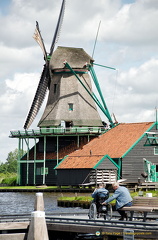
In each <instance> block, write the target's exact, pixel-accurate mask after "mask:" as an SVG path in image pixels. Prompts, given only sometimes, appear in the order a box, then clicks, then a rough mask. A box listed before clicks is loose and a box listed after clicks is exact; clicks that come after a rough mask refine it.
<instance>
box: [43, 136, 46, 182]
mask: <svg viewBox="0 0 158 240" xmlns="http://www.w3.org/2000/svg"><path fill="white" fill-rule="evenodd" d="M45 168H46V136H44V162H43V185H44V184H45V178H46V174H45Z"/></svg>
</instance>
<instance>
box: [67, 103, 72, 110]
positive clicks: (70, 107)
mask: <svg viewBox="0 0 158 240" xmlns="http://www.w3.org/2000/svg"><path fill="white" fill-rule="evenodd" d="M68 105H69V111H73V103H69V104H68Z"/></svg>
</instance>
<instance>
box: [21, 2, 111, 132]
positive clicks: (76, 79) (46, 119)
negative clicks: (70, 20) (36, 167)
mask: <svg viewBox="0 0 158 240" xmlns="http://www.w3.org/2000/svg"><path fill="white" fill-rule="evenodd" d="M64 9H65V0H63V1H62V5H61V10H60V14H59V19H58V22H57V26H56V30H55V34H54V37H53V40H52V44H51V47H50V53H49V54H47V52H46V49H45V46H44V42H43V39H42V36H41V33H40V30H39V25H38V22H36V30H35V34H34V38H35V40H36V41H37V42H38V43H39V45H40V46H41V48H42V51H43V54H44V59H45V65H44V67H43V71H42V74H41V78H40V81H39V84H38V87H37V91H36V93H35V97H34V99H33V102H32V105H31V108H30V110H29V113H28V116H27V118H26V121H25V124H24V129H28V128H29V127H30V125H31V123H32V122H33V120H34V119H35V117H36V115H37V113H38V111H39V109H40V107H41V105H42V103H43V100H44V98H45V95H46V91H47V89H49V96H48V101H47V104H46V107H45V110H44V113H43V116H42V118H41V119H40V121H39V123H38V127H40V128H49V127H58V126H64V127H70V126H76V127H79V126H80V127H82V126H89V127H98V126H100V127H101V126H103V125H102V121H101V118H100V116H99V114H98V111H97V108H96V104H97V105H98V106H99V107H100V108H101V110H102V111H103V112H104V114H105V115H106V117H107V118H108V119H109V121H110V123H111V124H112V123H113V122H112V119H111V117H110V114H109V112H108V109H107V107H106V104H105V102H103V105H104V106H103V107H102V106H101V104H100V102H99V101H98V99H97V98H96V96H95V95H94V94H93V92H92V86H91V80H90V76H89V74H88V73H89V71H90V69H92V65H93V62H94V60H93V59H92V57H90V56H89V55H88V54H87V53H86V52H85V51H84V50H83V49H82V48H72V47H58V48H57V49H56V50H55V52H54V48H55V43H56V41H57V38H58V35H59V31H60V28H61V24H62V20H63V15H64ZM64 60H66V63H64ZM92 77H94V73H92ZM95 83H96V77H95ZM98 86H99V83H98V82H97V88H98ZM100 92H101V89H100V88H99V94H100ZM101 98H102V99H103V96H102V95H101Z"/></svg>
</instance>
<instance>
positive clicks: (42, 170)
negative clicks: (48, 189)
mask: <svg viewBox="0 0 158 240" xmlns="http://www.w3.org/2000/svg"><path fill="white" fill-rule="evenodd" d="M47 174H48V168H45V175H47ZM41 175H44V168H43V167H42V168H41Z"/></svg>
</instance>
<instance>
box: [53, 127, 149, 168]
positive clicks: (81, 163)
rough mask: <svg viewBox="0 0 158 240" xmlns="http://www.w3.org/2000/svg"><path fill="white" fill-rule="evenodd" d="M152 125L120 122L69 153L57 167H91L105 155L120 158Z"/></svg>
mask: <svg viewBox="0 0 158 240" xmlns="http://www.w3.org/2000/svg"><path fill="white" fill-rule="evenodd" d="M152 125H153V122H145V123H121V124H119V125H117V126H116V127H114V128H112V129H110V130H109V131H108V132H106V133H104V134H103V135H100V136H99V137H97V138H95V139H93V140H92V141H90V142H89V143H88V144H86V145H84V146H83V148H82V149H79V150H76V151H74V152H72V153H71V154H69V156H68V157H67V158H66V159H65V160H63V161H62V162H61V163H60V164H59V165H58V167H57V169H65V168H67V169H68V168H69V169H72V168H93V167H94V166H95V165H96V164H97V163H98V162H99V160H101V159H102V157H103V156H105V155H109V156H110V157H111V158H120V157H122V156H123V155H124V154H125V153H126V152H127V151H128V150H129V149H130V148H131V146H132V145H133V144H134V143H135V142H136V141H138V139H139V138H140V137H141V136H142V135H143V134H144V132H146V131H147V130H148V129H149V128H150V127H151V126H152Z"/></svg>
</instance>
